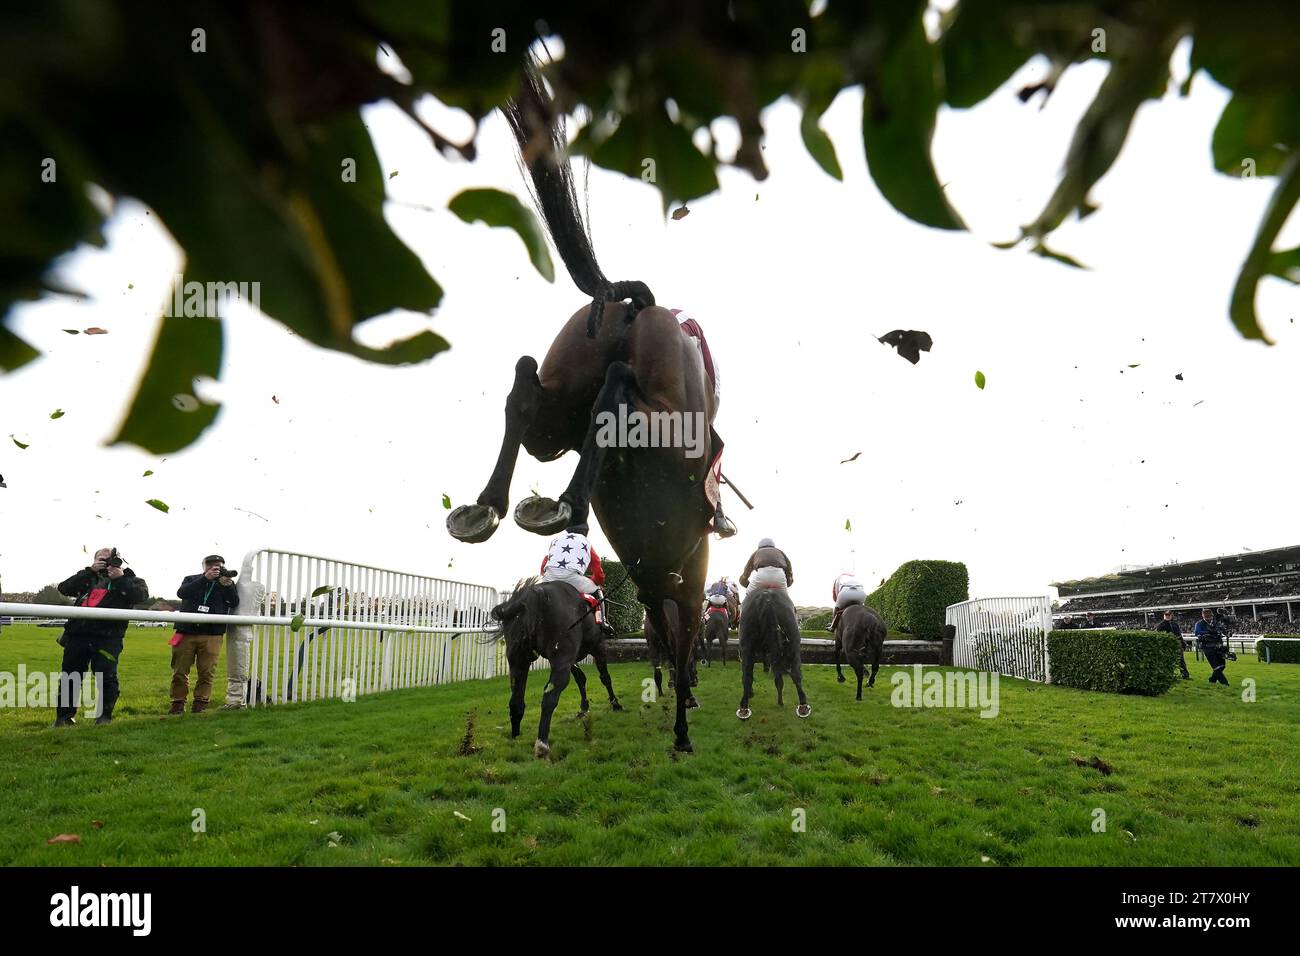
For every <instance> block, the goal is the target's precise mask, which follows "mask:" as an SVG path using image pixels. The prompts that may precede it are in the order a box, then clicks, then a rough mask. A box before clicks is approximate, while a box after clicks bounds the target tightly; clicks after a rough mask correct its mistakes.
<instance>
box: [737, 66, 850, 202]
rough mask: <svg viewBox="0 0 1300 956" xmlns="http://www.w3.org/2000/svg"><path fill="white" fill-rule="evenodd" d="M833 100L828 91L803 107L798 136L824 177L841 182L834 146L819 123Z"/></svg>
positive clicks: (831, 94) (841, 177)
mask: <svg viewBox="0 0 1300 956" xmlns="http://www.w3.org/2000/svg"><path fill="white" fill-rule="evenodd" d="M833 98H834V94H833V93H831V92H830V91H827V92H823V93H822V94H821V95H820V96H818V97H817V98H816V99H815V100H810V101H809V102H808V104H807V105H805V106H804V111H803V119H802V120H800V122H799V135H800V136H802V137H803V145H804V148H805V149H807V150H808V155H809V156H811V157H812V158H813V160H814V161H816V163H817V165H818V166H820V167H821V168H822V170H823V171H824V172H825V173H826V175H828V176H830V177H832V178H834V179H839V180H843V179H844V172H843V170H841V169H840V161H839V159H838V158H837V157H836V156H835V144H834V143H832V142H831V138H830V137H829V136H827V135H826V131H825V130H824V129H822V128H821V125H820V123H819V121H820V120H821V115H822V114H823V113H825V112H826V108H827V107H829V106H830V105H831V100H832V99H833ZM755 198H757V197H755Z"/></svg>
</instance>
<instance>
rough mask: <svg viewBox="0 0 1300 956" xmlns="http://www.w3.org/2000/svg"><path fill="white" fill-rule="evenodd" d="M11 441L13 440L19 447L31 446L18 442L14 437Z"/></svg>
mask: <svg viewBox="0 0 1300 956" xmlns="http://www.w3.org/2000/svg"><path fill="white" fill-rule="evenodd" d="M9 437H10V438H13V436H12V435H11V436H9ZM13 442H14V444H15V445H17V446H18V447H19V448H29V447H31V446H29V445H25V444H23V443H22V442H20V441H19V440H18V439H17V438H14V439H13Z"/></svg>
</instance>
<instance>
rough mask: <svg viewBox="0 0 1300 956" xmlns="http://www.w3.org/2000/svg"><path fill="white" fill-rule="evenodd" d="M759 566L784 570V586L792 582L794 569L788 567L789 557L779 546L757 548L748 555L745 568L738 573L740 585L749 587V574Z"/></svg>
mask: <svg viewBox="0 0 1300 956" xmlns="http://www.w3.org/2000/svg"><path fill="white" fill-rule="evenodd" d="M759 568H780V569H781V570H782V571H784V572H785V584H786V587H789V586H790V585H792V584H794V569H793V568H792V567H790V559H789V558H787V557H786V556H785V552H784V551H782V550H781V549H780V548H759V549H758V550H757V551H755V552H754V553H753V554H751V555H750V556H749V560H748V561H746V562H745V570H744V571H743V572H741V575H740V584H741V586H742V587H749V576H750V575H751V574H753V573H754V572H755V571H757V570H758V569H759Z"/></svg>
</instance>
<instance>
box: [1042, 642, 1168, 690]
mask: <svg viewBox="0 0 1300 956" xmlns="http://www.w3.org/2000/svg"><path fill="white" fill-rule="evenodd" d="M1047 653H1048V657H1049V658H1050V660H1051V664H1052V683H1053V684H1061V685H1063V686H1065V687H1078V688H1081V689H1082V690H1100V691H1105V692H1107V693H1111V694H1143V695H1145V696H1147V697H1155V696H1156V695H1158V694H1163V693H1164V692H1165V691H1167V690H1169V688H1170V687H1172V686H1174V681H1176V680H1177V679H1178V673H1179V668H1178V660H1179V658H1180V657H1182V654H1183V644H1182V641H1181V640H1180V639H1179V638H1177V637H1175V636H1174V635H1172V634H1166V633H1164V632H1163V631H1052V632H1051V633H1049V634H1048V635H1047Z"/></svg>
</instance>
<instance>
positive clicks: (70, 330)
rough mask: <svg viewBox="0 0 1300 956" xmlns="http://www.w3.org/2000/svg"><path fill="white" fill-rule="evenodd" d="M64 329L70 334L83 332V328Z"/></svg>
mask: <svg viewBox="0 0 1300 956" xmlns="http://www.w3.org/2000/svg"><path fill="white" fill-rule="evenodd" d="M63 331H64V332H67V333H68V334H69V335H80V334H81V330H80V329H64V330H63Z"/></svg>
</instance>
